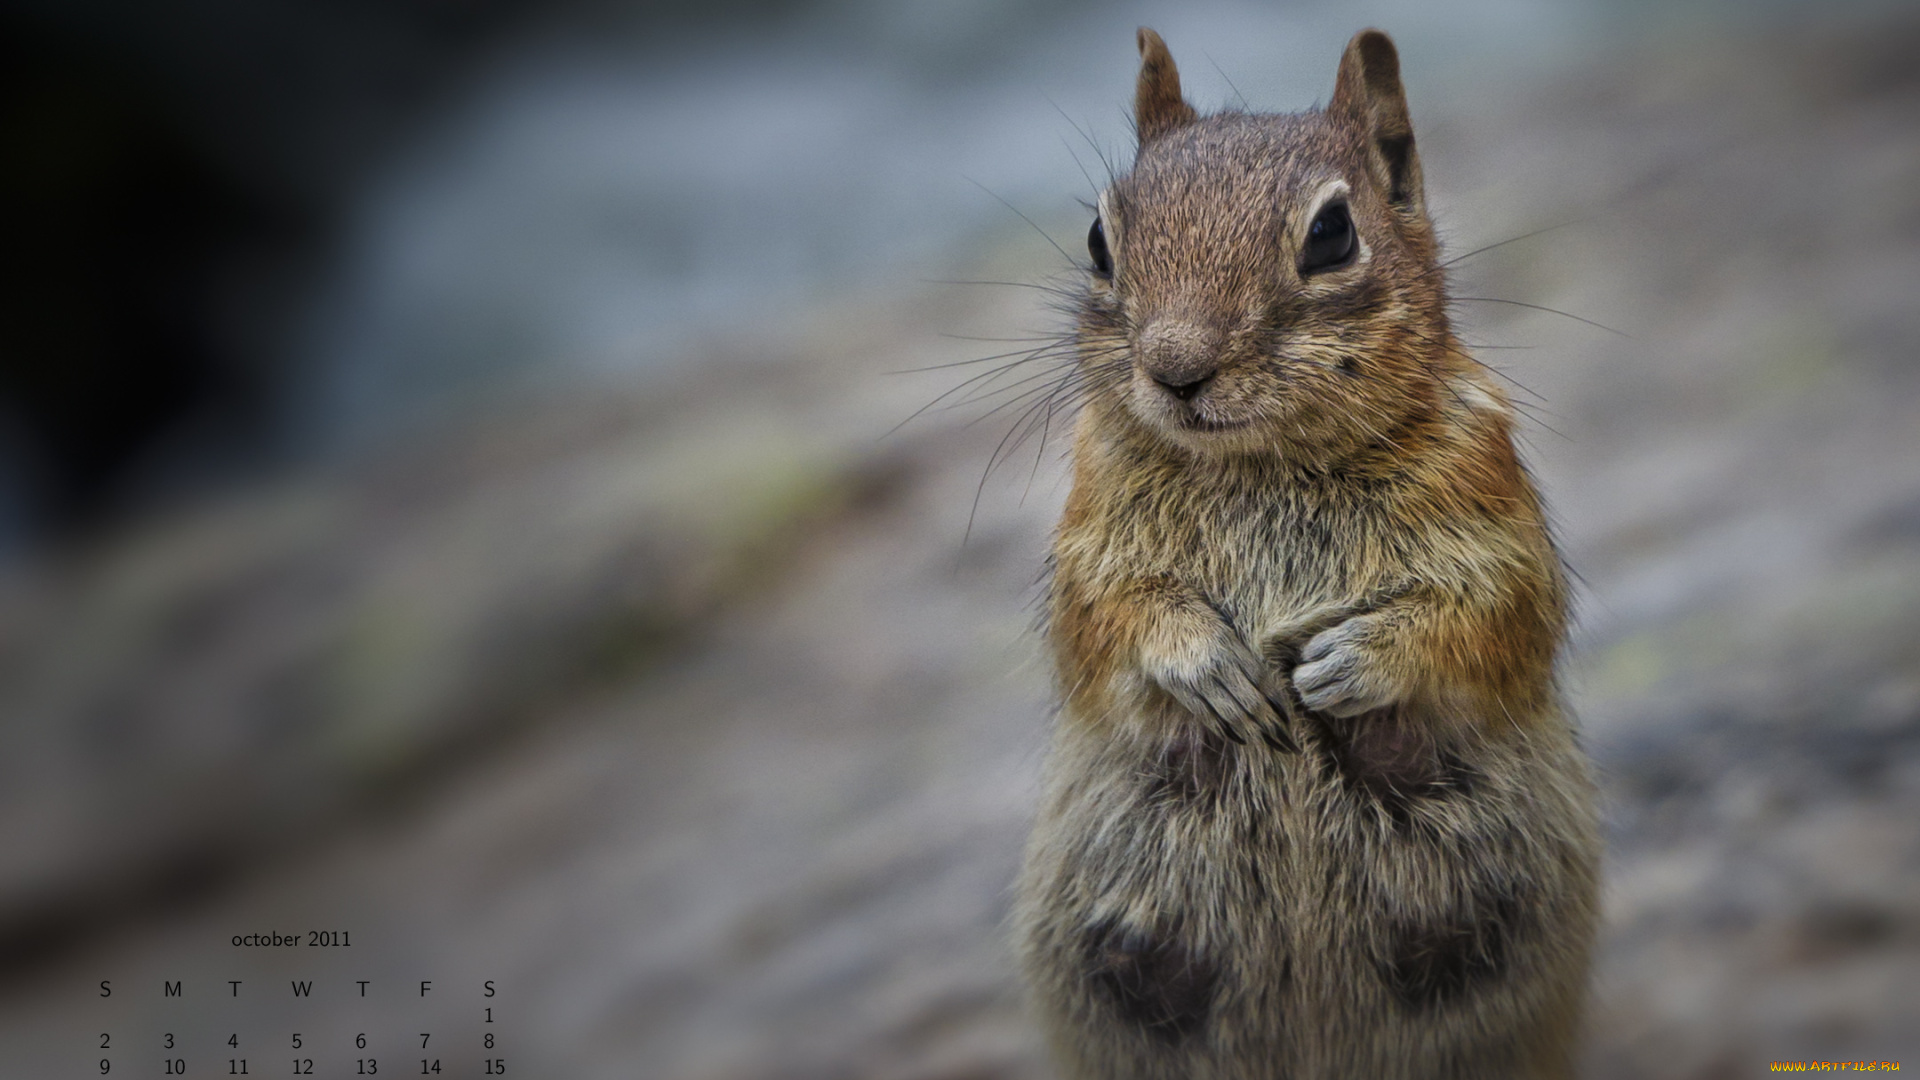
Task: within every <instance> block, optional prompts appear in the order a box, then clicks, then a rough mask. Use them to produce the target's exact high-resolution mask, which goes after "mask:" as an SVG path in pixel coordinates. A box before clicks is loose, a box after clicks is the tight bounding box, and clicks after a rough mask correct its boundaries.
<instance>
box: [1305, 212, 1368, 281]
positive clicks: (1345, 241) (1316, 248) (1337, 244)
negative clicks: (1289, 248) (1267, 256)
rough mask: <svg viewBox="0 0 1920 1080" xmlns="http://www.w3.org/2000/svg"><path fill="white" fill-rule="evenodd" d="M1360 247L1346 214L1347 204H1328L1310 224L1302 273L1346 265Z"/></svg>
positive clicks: (1351, 221)
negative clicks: (1355, 249)
mask: <svg viewBox="0 0 1920 1080" xmlns="http://www.w3.org/2000/svg"><path fill="white" fill-rule="evenodd" d="M1357 246H1359V245H1358V244H1357V242H1356V241H1355V240H1354V236H1353V218H1351V217H1349V216H1347V204H1346V203H1344V202H1336V203H1330V204H1328V205H1327V206H1326V207H1325V208H1324V209H1322V210H1321V211H1320V213H1319V214H1318V215H1316V216H1315V217H1314V219H1313V224H1312V225H1309V226H1307V244H1306V248H1305V249H1304V250H1302V251H1301V252H1300V273H1301V274H1302V275H1306V274H1311V273H1314V272H1316V271H1319V270H1331V269H1333V268H1334V267H1336V266H1345V265H1346V264H1347V262H1348V261H1349V260H1351V259H1352V258H1353V251H1354V248H1356V247H1357Z"/></svg>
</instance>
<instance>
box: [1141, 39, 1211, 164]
mask: <svg viewBox="0 0 1920 1080" xmlns="http://www.w3.org/2000/svg"><path fill="white" fill-rule="evenodd" d="M1139 43H1140V81H1139V83H1137V84H1136V85H1135V86H1134V90H1133V127H1134V130H1135V131H1136V132H1137V133H1138V134H1139V136H1140V145H1142V146H1145V145H1146V144H1147V143H1148V142H1150V141H1152V140H1153V139H1154V138H1155V137H1156V136H1158V135H1161V134H1164V133H1165V132H1169V131H1172V130H1173V129H1174V128H1177V127H1180V126H1182V125H1185V124H1191V123H1193V122H1194V120H1195V119H1196V118H1197V117H1198V116H1199V114H1198V113H1196V112H1194V111H1193V106H1191V105H1189V104H1187V100H1186V99H1185V98H1183V97H1181V96H1180V69H1179V68H1177V67H1174V66H1173V54H1171V53H1169V52H1167V43H1166V42H1164V41H1162V40H1160V35H1159V34H1156V33H1154V32H1153V31H1152V30H1149V29H1147V28H1146V27H1144V26H1143V27H1141V28H1140V35H1139Z"/></svg>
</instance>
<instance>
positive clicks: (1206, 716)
mask: <svg viewBox="0 0 1920 1080" xmlns="http://www.w3.org/2000/svg"><path fill="white" fill-rule="evenodd" d="M1142 661H1143V663H1142V666H1143V667H1144V668H1145V670H1146V674H1147V676H1148V677H1149V678H1151V679H1152V680H1153V681H1154V682H1155V683H1158V684H1159V686H1160V688H1161V689H1163V690H1165V691H1166V692H1167V694H1168V695H1169V696H1171V697H1172V698H1173V699H1174V700H1175V701H1176V702H1178V703H1179V704H1180V706H1181V708H1184V709H1186V710H1187V711H1188V712H1190V713H1192V714H1193V715H1194V716H1196V717H1199V718H1200V720H1201V722H1203V723H1205V724H1206V725H1207V726H1208V727H1210V728H1212V729H1213V730H1214V731H1215V732H1217V733H1218V734H1220V735H1221V736H1223V737H1225V738H1227V739H1230V740H1232V741H1233V742H1236V743H1240V744H1241V745H1245V744H1246V741H1247V732H1248V731H1251V732H1252V733H1255V734H1258V735H1259V736H1260V738H1261V739H1262V740H1264V741H1265V742H1266V743H1267V745H1268V746H1271V747H1273V748H1274V749H1276V750H1292V749H1296V744H1295V743H1294V741H1293V737H1292V736H1291V735H1290V734H1288V732H1287V725H1286V722H1285V721H1284V720H1282V719H1281V707H1280V706H1279V705H1278V704H1277V703H1276V702H1275V701H1274V700H1272V699H1271V698H1269V697H1268V696H1267V695H1266V693H1265V692H1264V691H1262V690H1261V682H1262V674H1263V673H1262V671H1261V663H1260V658H1259V657H1258V656H1257V655H1255V654H1254V652H1253V650H1252V649H1249V648H1247V647H1246V645H1244V644H1243V643H1241V642H1240V641H1239V640H1238V639H1237V638H1236V637H1233V636H1232V635H1231V633H1229V634H1227V635H1223V637H1222V639H1221V640H1218V641H1211V642H1187V643H1184V647H1177V648H1173V649H1167V650H1164V651H1160V652H1157V653H1151V654H1149V655H1147V656H1144V657H1143V658H1142Z"/></svg>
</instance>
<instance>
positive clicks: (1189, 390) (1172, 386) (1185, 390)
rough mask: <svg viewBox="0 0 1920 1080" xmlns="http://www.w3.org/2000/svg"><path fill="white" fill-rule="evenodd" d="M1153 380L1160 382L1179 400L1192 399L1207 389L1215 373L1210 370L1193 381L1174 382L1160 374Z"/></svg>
mask: <svg viewBox="0 0 1920 1080" xmlns="http://www.w3.org/2000/svg"><path fill="white" fill-rule="evenodd" d="M1153 381H1154V382H1157V383H1159V384H1160V385H1161V387H1162V388H1164V389H1165V390H1166V392H1167V393H1169V394H1172V395H1173V396H1174V397H1176V398H1178V399H1179V400H1181V401H1192V400H1193V396H1194V395H1195V394H1198V393H1199V392H1200V391H1202V390H1204V389H1206V387H1207V384H1208V383H1210V382H1212V381H1213V373H1212V372H1208V373H1207V374H1206V375H1205V376H1203V377H1201V378H1198V379H1195V380H1193V381H1192V382H1184V383H1172V382H1168V381H1167V380H1166V379H1163V378H1161V377H1160V376H1158V375H1155V376H1153Z"/></svg>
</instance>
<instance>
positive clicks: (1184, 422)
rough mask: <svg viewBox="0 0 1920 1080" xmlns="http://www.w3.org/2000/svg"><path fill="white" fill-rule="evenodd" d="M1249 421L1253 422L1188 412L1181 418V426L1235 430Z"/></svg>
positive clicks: (1209, 429)
mask: <svg viewBox="0 0 1920 1080" xmlns="http://www.w3.org/2000/svg"><path fill="white" fill-rule="evenodd" d="M1249 423H1251V421H1248V420H1227V419H1223V418H1220V417H1212V416H1202V415H1200V414H1199V413H1188V414H1187V415H1186V416H1183V417H1181V418H1180V426H1181V427H1184V428H1186V429H1187V430H1188V431H1234V430H1236V429H1238V428H1243V427H1246V426H1247V425H1248V424H1249Z"/></svg>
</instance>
